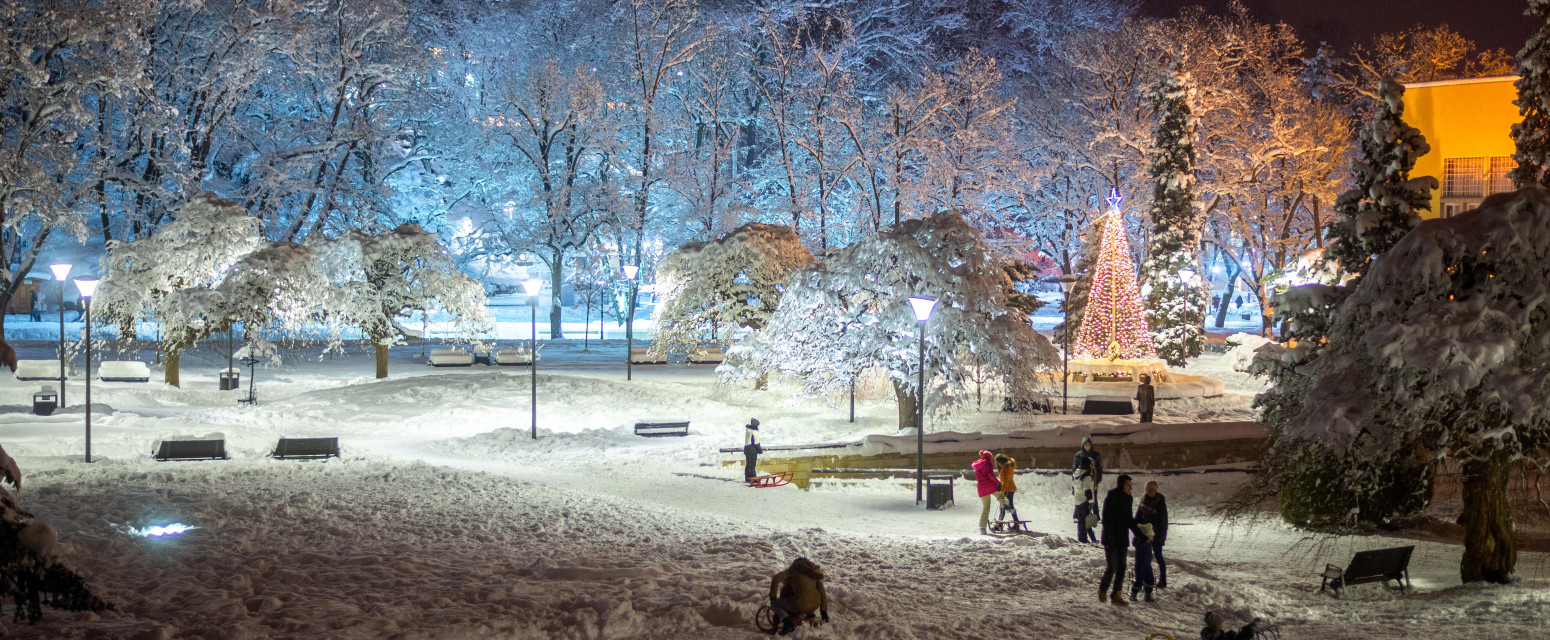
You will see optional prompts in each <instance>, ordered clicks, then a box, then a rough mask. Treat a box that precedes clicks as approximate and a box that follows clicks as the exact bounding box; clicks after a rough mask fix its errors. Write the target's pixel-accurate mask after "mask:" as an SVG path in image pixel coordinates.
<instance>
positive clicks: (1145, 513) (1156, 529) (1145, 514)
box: [1136, 480, 1168, 589]
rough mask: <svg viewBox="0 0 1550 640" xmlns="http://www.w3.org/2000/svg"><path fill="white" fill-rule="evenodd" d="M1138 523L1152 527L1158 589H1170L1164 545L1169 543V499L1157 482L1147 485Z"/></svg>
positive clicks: (1137, 510) (1137, 518)
mask: <svg viewBox="0 0 1550 640" xmlns="http://www.w3.org/2000/svg"><path fill="white" fill-rule="evenodd" d="M1136 522H1137V523H1141V522H1145V523H1147V524H1150V525H1152V557H1153V558H1154V559H1156V560H1157V588H1158V589H1166V588H1168V563H1167V562H1166V561H1164V560H1163V543H1166V542H1167V541H1168V497H1167V496H1164V495H1163V494H1162V493H1161V492H1159V491H1158V490H1157V481H1156V480H1152V481H1151V482H1148V483H1146V493H1145V494H1144V495H1142V496H1141V507H1140V508H1138V509H1136Z"/></svg>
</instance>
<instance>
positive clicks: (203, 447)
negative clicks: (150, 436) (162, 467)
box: [155, 440, 227, 462]
mask: <svg viewBox="0 0 1550 640" xmlns="http://www.w3.org/2000/svg"><path fill="white" fill-rule="evenodd" d="M155 457H156V460H157V461H158V462H166V461H168V460H226V459H227V456H226V441H225V440H162V441H161V445H160V446H158V447H157V448H156V455H155Z"/></svg>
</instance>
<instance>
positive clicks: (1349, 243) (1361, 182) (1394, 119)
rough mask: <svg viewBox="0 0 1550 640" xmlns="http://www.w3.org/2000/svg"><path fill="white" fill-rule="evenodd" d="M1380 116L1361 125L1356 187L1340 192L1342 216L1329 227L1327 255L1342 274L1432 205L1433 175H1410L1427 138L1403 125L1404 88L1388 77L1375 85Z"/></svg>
mask: <svg viewBox="0 0 1550 640" xmlns="http://www.w3.org/2000/svg"><path fill="white" fill-rule="evenodd" d="M1378 94H1379V96H1380V98H1381V100H1380V102H1379V109H1378V115H1377V117H1376V118H1374V119H1373V120H1372V121H1371V122H1369V123H1367V125H1366V126H1364V127H1362V130H1361V133H1360V138H1361V148H1362V154H1361V157H1360V158H1358V159H1355V160H1352V161H1351V172H1352V173H1353V174H1355V178H1356V188H1354V189H1351V190H1350V191H1347V192H1345V193H1343V194H1341V195H1340V199H1339V200H1337V201H1336V202H1335V211H1337V212H1339V214H1340V219H1339V220H1336V221H1334V222H1331V223H1330V224H1329V226H1328V227H1327V229H1328V232H1329V237H1330V245H1329V249H1328V250H1327V255H1329V256H1330V258H1331V259H1333V260H1335V261H1336V262H1337V263H1338V264H1339V265H1340V267H1341V268H1342V269H1344V270H1345V271H1346V273H1350V274H1353V275H1356V276H1358V277H1359V276H1360V275H1361V274H1363V273H1365V272H1366V271H1367V265H1368V263H1369V262H1371V260H1372V258H1373V256H1376V255H1379V254H1382V253H1384V252H1385V251H1388V250H1389V248H1390V247H1393V246H1394V244H1395V243H1397V242H1399V239H1400V238H1402V237H1404V235H1405V234H1406V233H1409V232H1410V228H1411V227H1414V226H1415V225H1416V223H1417V222H1419V221H1420V219H1421V218H1420V215H1419V214H1418V213H1417V212H1419V211H1422V210H1430V209H1431V191H1432V190H1433V189H1436V188H1437V179H1436V178H1434V177H1432V176H1421V177H1418V178H1411V177H1410V170H1411V169H1414V168H1415V160H1416V158H1417V157H1420V156H1422V155H1425V154H1426V152H1428V151H1430V150H1431V146H1430V145H1428V144H1427V143H1426V137H1425V136H1423V135H1421V132H1420V131H1417V130H1416V128H1415V127H1412V126H1410V125H1408V124H1405V121H1404V118H1403V116H1404V113H1405V102H1404V97H1405V87H1404V85H1401V84H1399V83H1398V82H1396V81H1395V80H1393V79H1392V78H1384V79H1383V80H1382V81H1381V82H1380V83H1379V84H1378Z"/></svg>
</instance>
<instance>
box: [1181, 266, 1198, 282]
mask: <svg viewBox="0 0 1550 640" xmlns="http://www.w3.org/2000/svg"><path fill="white" fill-rule="evenodd" d="M1194 281H1195V270H1194V269H1191V268H1189V267H1185V268H1183V269H1179V282H1180V283H1183V284H1190V283H1192V282H1194Z"/></svg>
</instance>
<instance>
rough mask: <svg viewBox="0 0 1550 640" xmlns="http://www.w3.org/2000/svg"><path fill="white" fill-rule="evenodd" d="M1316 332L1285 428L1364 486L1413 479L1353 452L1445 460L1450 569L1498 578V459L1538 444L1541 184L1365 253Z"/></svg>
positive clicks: (1544, 194) (1547, 206)
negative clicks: (1368, 264)
mask: <svg viewBox="0 0 1550 640" xmlns="http://www.w3.org/2000/svg"><path fill="white" fill-rule="evenodd" d="M1328 336H1329V344H1328V345H1327V346H1326V347H1325V348H1324V350H1323V353H1322V355H1321V356H1320V357H1319V358H1318V359H1317V360H1316V361H1315V362H1313V363H1311V366H1310V367H1309V370H1308V371H1307V374H1308V376H1309V378H1310V380H1311V384H1310V385H1309V388H1308V390H1307V393H1306V395H1305V396H1304V398H1303V403H1302V408H1301V410H1300V411H1298V412H1296V414H1295V415H1292V416H1291V417H1290V419H1289V420H1288V421H1287V423H1286V426H1285V433H1286V435H1287V436H1288V437H1289V438H1293V439H1298V440H1300V441H1303V442H1308V443H1315V446H1319V447H1323V448H1324V449H1325V450H1327V451H1328V452H1329V453H1331V454H1332V455H1333V456H1334V457H1335V458H1336V459H1337V460H1340V461H1342V462H1346V463H1347V464H1348V469H1349V470H1348V471H1347V472H1346V473H1345V474H1343V478H1342V480H1343V481H1344V482H1347V483H1350V484H1351V486H1352V487H1354V489H1355V490H1356V491H1359V492H1363V493H1366V494H1375V493H1381V492H1384V491H1386V490H1389V488H1390V487H1389V483H1406V484H1408V483H1411V482H1413V479H1412V478H1409V477H1404V476H1400V477H1386V476H1385V471H1386V469H1384V468H1383V467H1381V466H1378V467H1374V466H1372V465H1368V464H1365V462H1364V461H1367V460H1373V459H1378V460H1383V459H1395V458H1398V459H1401V460H1403V459H1410V458H1414V457H1417V456H1427V457H1436V458H1448V459H1451V460H1453V461H1455V462H1457V463H1458V465H1459V468H1460V470H1461V472H1462V474H1461V475H1462V483H1463V502H1464V512H1463V515H1461V516H1460V522H1461V523H1462V524H1463V525H1464V528H1465V539H1464V560H1463V562H1462V563H1461V573H1462V577H1463V579H1464V581H1465V582H1470V581H1478V580H1489V581H1503V580H1506V579H1507V578H1508V577H1509V576H1510V574H1511V573H1512V572H1513V569H1514V567H1515V565H1516V560H1517V536H1516V534H1515V533H1514V531H1513V526H1512V521H1511V518H1510V514H1509V512H1508V510H1507V501H1506V483H1507V474H1508V469H1509V466H1510V464H1512V463H1513V462H1516V461H1521V460H1524V459H1525V458H1527V457H1529V456H1532V455H1535V454H1536V452H1543V451H1545V450H1547V448H1550V404H1547V403H1546V402H1545V401H1544V399H1545V398H1546V397H1550V377H1546V376H1545V375H1544V363H1545V362H1546V361H1547V360H1550V191H1546V190H1545V189H1542V188H1539V187H1529V188H1525V189H1523V190H1521V191H1518V192H1516V193H1507V194H1498V195H1496V196H1492V197H1490V198H1487V199H1486V201H1485V202H1484V203H1482V204H1481V206H1480V208H1479V209H1477V210H1475V211H1471V212H1467V213H1464V214H1462V215H1459V216H1455V217H1453V218H1447V219H1438V220H1428V221H1426V222H1423V223H1421V224H1420V225H1419V226H1418V227H1416V228H1415V230H1414V231H1412V232H1411V233H1410V234H1409V235H1408V236H1406V237H1405V238H1404V239H1403V240H1401V241H1400V242H1399V243H1398V244H1397V245H1395V246H1394V248H1393V249H1392V250H1390V251H1389V252H1388V254H1386V255H1385V256H1383V258H1382V259H1380V260H1378V261H1376V262H1374V263H1373V266H1372V268H1371V269H1370V270H1369V271H1368V273H1367V274H1366V275H1364V276H1363V278H1362V280H1361V283H1360V284H1359V285H1358V286H1357V287H1356V289H1355V291H1354V292H1353V293H1352V294H1351V295H1350V296H1349V297H1348V298H1347V299H1345V300H1344V301H1343V302H1342V303H1341V304H1340V306H1339V308H1338V309H1337V310H1336V313H1335V316H1334V322H1333V323H1332V324H1331V326H1330V328H1329V333H1328Z"/></svg>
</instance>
